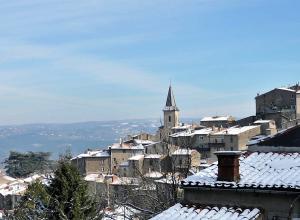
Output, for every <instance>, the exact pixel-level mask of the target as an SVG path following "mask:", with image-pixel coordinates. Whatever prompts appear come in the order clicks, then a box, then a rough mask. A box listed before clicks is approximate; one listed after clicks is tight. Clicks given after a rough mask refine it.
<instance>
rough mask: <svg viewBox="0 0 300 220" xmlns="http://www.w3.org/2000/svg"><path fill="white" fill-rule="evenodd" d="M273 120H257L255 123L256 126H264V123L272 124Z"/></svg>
mask: <svg viewBox="0 0 300 220" xmlns="http://www.w3.org/2000/svg"><path fill="white" fill-rule="evenodd" d="M270 122H271V120H257V121H255V122H254V124H264V123H270Z"/></svg>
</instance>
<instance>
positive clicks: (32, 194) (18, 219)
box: [8, 181, 50, 220]
mask: <svg viewBox="0 0 300 220" xmlns="http://www.w3.org/2000/svg"><path fill="white" fill-rule="evenodd" d="M49 199H50V196H49V194H48V192H47V189H46V186H45V185H43V184H42V183H41V182H40V181H36V182H34V183H33V184H31V185H29V186H28V189H27V190H26V192H25V195H24V196H23V197H22V199H21V201H20V202H19V204H18V207H17V208H16V209H15V210H14V212H13V214H12V215H10V216H9V217H8V219H14V220H29V219H34V220H35V219H39V220H43V219H47V212H48V209H47V205H48V203H49Z"/></svg>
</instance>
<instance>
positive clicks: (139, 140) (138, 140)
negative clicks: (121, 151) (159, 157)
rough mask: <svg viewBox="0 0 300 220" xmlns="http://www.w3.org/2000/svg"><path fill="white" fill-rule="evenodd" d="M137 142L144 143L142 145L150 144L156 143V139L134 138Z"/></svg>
mask: <svg viewBox="0 0 300 220" xmlns="http://www.w3.org/2000/svg"><path fill="white" fill-rule="evenodd" d="M133 141H134V142H135V143H136V144H142V145H149V144H154V143H155V142H154V141H150V140H141V139H134V140H133Z"/></svg>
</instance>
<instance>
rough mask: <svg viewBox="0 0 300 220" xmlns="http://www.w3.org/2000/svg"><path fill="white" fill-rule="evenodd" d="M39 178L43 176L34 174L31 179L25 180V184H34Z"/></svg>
mask: <svg viewBox="0 0 300 220" xmlns="http://www.w3.org/2000/svg"><path fill="white" fill-rule="evenodd" d="M39 178H42V176H40V175H38V174H34V175H33V176H30V177H27V178H25V179H23V180H24V182H26V183H32V182H34V181H35V180H37V179H39Z"/></svg>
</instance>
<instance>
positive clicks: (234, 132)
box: [214, 125, 258, 135]
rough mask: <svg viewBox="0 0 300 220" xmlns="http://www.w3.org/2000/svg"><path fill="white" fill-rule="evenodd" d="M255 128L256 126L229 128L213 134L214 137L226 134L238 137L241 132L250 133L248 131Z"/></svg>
mask: <svg viewBox="0 0 300 220" xmlns="http://www.w3.org/2000/svg"><path fill="white" fill-rule="evenodd" d="M257 127H258V125H251V126H243V127H231V128H228V129H225V130H222V131H219V132H216V133H214V135H224V134H226V135H238V134H241V133H243V132H246V131H250V130H252V129H254V128H257Z"/></svg>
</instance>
